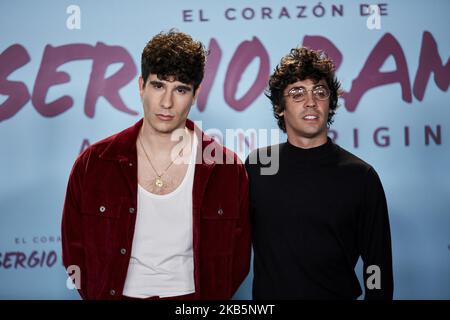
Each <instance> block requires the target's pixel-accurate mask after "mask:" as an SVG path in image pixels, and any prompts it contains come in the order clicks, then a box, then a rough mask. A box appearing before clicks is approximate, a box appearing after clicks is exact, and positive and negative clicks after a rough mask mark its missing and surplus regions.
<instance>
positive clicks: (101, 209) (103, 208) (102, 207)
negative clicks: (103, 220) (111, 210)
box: [98, 206, 106, 213]
mask: <svg viewBox="0 0 450 320" xmlns="http://www.w3.org/2000/svg"><path fill="white" fill-rule="evenodd" d="M98 210H100V212H101V213H103V212H105V211H106V208H105V207H104V206H100V208H99V209H98Z"/></svg>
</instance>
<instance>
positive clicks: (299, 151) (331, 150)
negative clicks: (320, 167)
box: [285, 137, 337, 164]
mask: <svg viewBox="0 0 450 320" xmlns="http://www.w3.org/2000/svg"><path fill="white" fill-rule="evenodd" d="M285 146H286V147H285V155H286V158H287V160H288V161H293V162H295V163H309V164H315V163H317V164H319V163H324V162H329V161H333V160H335V159H336V158H335V156H336V151H337V145H336V144H334V143H333V141H332V140H331V138H330V137H327V142H326V143H324V144H322V145H320V146H318V147H314V148H309V149H303V148H300V147H297V146H294V145H293V144H291V143H290V142H289V140H288V141H287V142H286V145H285Z"/></svg>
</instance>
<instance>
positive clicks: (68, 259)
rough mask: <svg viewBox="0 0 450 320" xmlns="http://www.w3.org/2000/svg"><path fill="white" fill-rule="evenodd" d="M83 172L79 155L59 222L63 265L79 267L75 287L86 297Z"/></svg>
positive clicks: (70, 178)
mask: <svg viewBox="0 0 450 320" xmlns="http://www.w3.org/2000/svg"><path fill="white" fill-rule="evenodd" d="M83 172H84V165H83V161H82V157H81V156H80V157H79V158H78V159H77V160H76V162H75V164H74V166H73V168H72V171H71V173H70V176H69V182H68V186H67V191H66V198H65V201H64V208H63V214H62V222H61V242H62V259H63V264H64V267H65V268H66V270H67V268H68V267H69V266H71V265H75V266H78V267H79V268H80V280H81V281H80V284H81V287H80V288H77V289H78V292H79V294H80V296H81V298H83V299H87V298H88V297H87V290H86V283H87V279H86V268H85V263H84V248H83V240H82V225H81V217H80V214H81V213H80V208H79V204H80V198H81V180H82V176H83Z"/></svg>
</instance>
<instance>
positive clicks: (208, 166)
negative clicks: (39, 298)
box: [62, 31, 250, 300]
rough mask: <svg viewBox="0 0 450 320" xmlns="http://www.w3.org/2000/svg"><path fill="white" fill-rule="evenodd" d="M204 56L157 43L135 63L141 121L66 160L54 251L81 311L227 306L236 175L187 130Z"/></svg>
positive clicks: (223, 154)
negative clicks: (141, 302) (137, 303)
mask: <svg viewBox="0 0 450 320" xmlns="http://www.w3.org/2000/svg"><path fill="white" fill-rule="evenodd" d="M205 56H206V52H205V49H204V46H203V45H202V44H201V43H200V42H197V41H194V40H193V39H192V38H191V37H190V36H188V35H186V34H184V33H181V32H175V31H169V32H168V33H160V34H158V35H156V36H155V37H154V38H153V39H152V40H150V42H149V43H148V44H147V45H146V47H145V48H144V50H143V53H142V74H141V76H140V77H139V91H140V96H141V99H142V104H143V110H144V118H143V119H141V120H140V121H139V122H137V123H136V124H135V125H134V126H132V127H130V128H128V129H126V130H124V131H122V132H120V133H117V134H115V135H113V136H111V137H108V138H106V139H104V140H102V141H100V142H98V143H96V144H93V145H92V146H90V147H89V148H88V149H87V150H85V151H84V152H83V153H82V154H81V155H80V156H79V157H78V159H77V160H76V162H75V164H74V166H73V169H72V172H71V174H70V178H69V183H68V187H67V193H66V199H65V204H64V210H63V217H62V249H63V262H64V265H65V267H66V268H68V270H78V271H79V272H77V274H76V275H75V274H73V275H71V277H73V276H74V275H75V276H76V277H78V278H77V279H79V280H80V281H79V286H78V290H79V293H80V295H81V297H82V298H83V299H115V300H119V299H177V300H178V299H229V298H231V297H232V296H233V294H234V293H235V291H236V290H237V289H238V287H239V285H240V284H241V282H242V281H243V280H244V279H245V277H246V275H247V273H248V270H249V265H250V223H249V214H248V179H247V174H246V172H245V168H244V166H243V164H242V163H241V162H240V160H239V158H238V157H237V155H236V154H234V153H233V152H231V151H229V150H227V149H226V148H225V147H223V146H222V145H220V144H218V143H217V142H215V141H214V140H212V139H211V138H210V137H208V136H207V135H206V134H204V133H203V132H202V131H201V130H200V129H199V128H198V127H197V126H195V125H194V123H193V122H191V121H190V120H188V119H187V116H188V113H189V111H190V108H191V106H192V105H193V103H194V102H195V99H196V97H197V95H198V88H199V85H200V82H201V81H202V79H203V73H204V66H205ZM73 268H75V269H73ZM73 278H74V277H73ZM75 283H76V284H77V282H75Z"/></svg>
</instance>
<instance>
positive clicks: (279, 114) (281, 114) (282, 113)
mask: <svg viewBox="0 0 450 320" xmlns="http://www.w3.org/2000/svg"><path fill="white" fill-rule="evenodd" d="M275 108H276V109H278V106H275ZM277 114H278V116H279V117H282V116H284V110H283V111H281V112H277Z"/></svg>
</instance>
